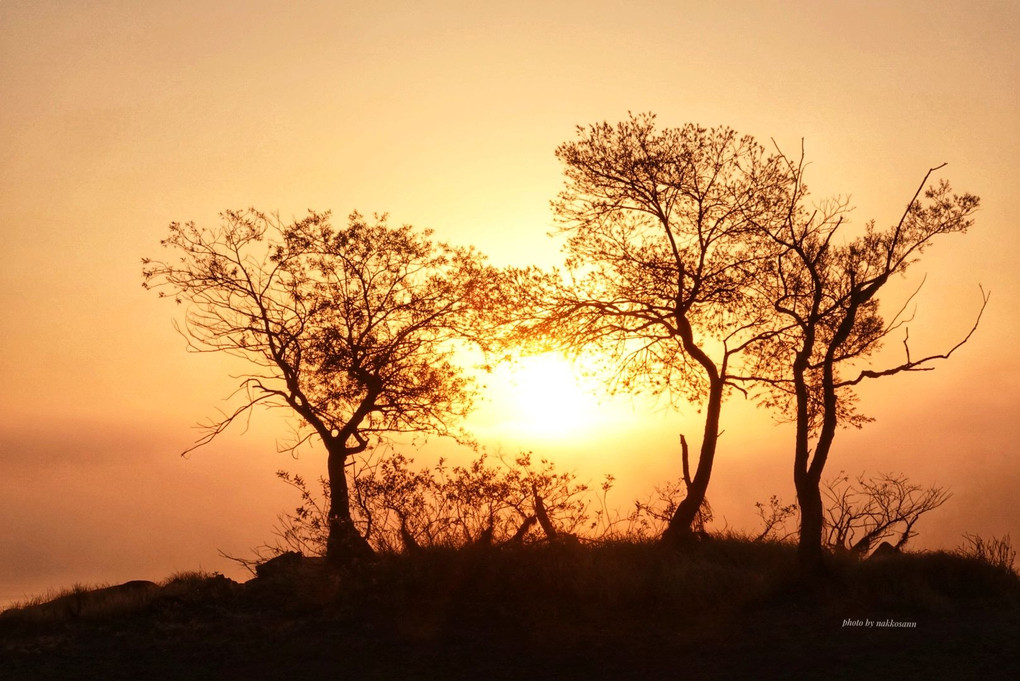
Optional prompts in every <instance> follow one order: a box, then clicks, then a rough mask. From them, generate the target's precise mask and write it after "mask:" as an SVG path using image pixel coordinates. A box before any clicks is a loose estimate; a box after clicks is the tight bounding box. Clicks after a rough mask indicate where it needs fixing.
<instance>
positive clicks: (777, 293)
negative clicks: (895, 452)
mask: <svg viewBox="0 0 1020 681" xmlns="http://www.w3.org/2000/svg"><path fill="white" fill-rule="evenodd" d="M939 167H940V168H941V166H939ZM787 168H788V174H789V182H788V183H787V184H786V186H785V188H784V189H783V191H782V192H781V193H780V194H777V195H775V197H774V202H775V204H776V205H777V206H779V205H784V204H785V210H783V211H767V212H762V213H758V214H757V215H753V216H750V215H749V216H748V217H749V219H750V220H752V221H754V222H756V223H757V224H758V225H759V227H760V228H761V229H762V231H763V232H764V233H765V234H767V235H768V236H769V237H770V238H772V239H773V240H774V241H775V242H776V243H777V244H778V245H779V246H780V247H781V249H782V250H781V252H780V254H779V255H778V256H777V257H776V260H775V265H774V269H773V271H772V273H771V276H769V277H763V278H762V279H760V280H759V282H760V283H762V284H763V286H765V287H771V291H769V292H766V293H763V296H764V297H766V298H771V300H772V306H773V308H774V310H775V311H776V313H777V314H778V315H779V317H780V318H781V319H782V320H785V321H782V322H777V328H781V331H782V332H781V333H780V334H777V335H776V336H771V337H769V341H770V343H772V347H773V349H772V350H771V351H768V352H763V353H762V354H763V355H772V356H774V357H775V358H776V360H775V362H774V366H776V367H786V369H785V370H783V371H782V372H781V374H780V375H776V376H775V377H774V378H773V379H772V380H771V381H770V382H769V385H770V387H771V388H772V389H773V391H774V392H773V397H774V400H775V404H776V405H778V406H779V407H781V408H782V409H784V410H785V411H786V413H788V414H791V415H792V420H793V421H794V422H795V423H796V444H795V453H794V462H795V465H794V482H795V485H796V490H797V501H798V504H799V506H800V511H801V527H800V542H799V548H800V552H801V557H802V559H803V560H804V563H805V565H806V566H809V567H820V566H821V560H822V555H823V554H822V532H823V505H822V498H821V492H820V487H819V486H820V482H821V476H822V472H823V470H824V468H825V464H826V462H827V461H828V458H829V454H830V452H831V449H832V443H833V440H834V438H835V435H836V430H837V427H838V426H840V425H844V426H845V425H854V426H858V427H859V426H860V425H862V424H863V423H864V422H866V421H867V419H866V418H865V417H864V416H863V415H861V414H860V413H859V412H858V411H857V410H856V408H855V402H856V396H855V394H854V387H855V386H857V385H858V384H859V383H861V382H863V381H865V380H869V379H876V378H883V377H887V376H892V375H895V374H898V373H903V372H909V371H928V370H931V369H932V368H933V367H932V366H931V365H932V364H933V363H934V362H935V361H936V360H939V359H947V358H948V357H949V356H950V355H952V354H953V353H954V352H955V351H956V350H957V349H958V348H959V347H961V346H962V345H963V344H964V343H966V342H967V341H968V340H969V339H970V337H971V335H972V334H973V333H974V331H975V330H976V328H977V324H978V321H980V318H981V313H982V312H983V311H984V308H985V305H986V304H987V301H988V296H987V295H985V294H984V291H982V304H981V308H980V310H979V311H978V314H977V319H976V320H975V321H974V324H973V326H972V327H971V329H970V330H969V331H968V332H967V333H966V334H965V335H964V336H963V338H962V339H961V340H960V341H959V342H958V343H956V344H955V345H953V346H952V347H951V348H949V349H947V350H945V351H943V352H940V353H933V354H927V355H923V356H920V357H919V356H917V355H916V354H914V353H912V352H911V348H910V345H909V342H908V341H909V334H908V333H907V331H906V324H907V323H908V322H909V321H911V317H910V316H908V315H906V314H905V311H906V307H907V306H906V305H904V306H903V307H902V308H900V310H899V312H897V313H896V314H894V315H893V316H892V318H891V319H886V318H885V317H884V316H883V315H882V313H881V312H880V310H879V293H880V292H881V291H882V289H883V288H884V287H885V285H886V284H887V283H888V282H889V281H890V280H891V279H892V278H893V277H894V276H895V275H900V274H903V273H904V272H905V271H906V270H907V269H908V268H909V267H910V266H911V265H912V264H913V263H915V262H916V261H917V260H918V258H919V257H920V256H921V254H922V253H923V252H924V250H925V249H926V248H927V247H928V246H930V245H931V243H932V241H933V240H934V239H935V238H936V237H938V236H940V235H945V234H954V233H963V232H966V231H967V229H968V228H969V227H970V226H971V224H972V219H971V215H972V214H973V213H974V211H975V210H976V209H977V207H978V202H979V201H978V198H977V197H976V196H973V195H971V194H963V195H956V194H953V193H952V190H951V189H950V187H949V184H948V183H947V182H945V181H943V182H940V183H938V184H935V185H932V186H929V184H928V181H929V179H930V177H931V175H932V173H934V172H935V171H936V170H938V168H933V169H932V170H929V171H928V173H927V174H926V175H925V176H924V179H923V181H922V182H921V184H920V186H919V187H918V189H917V191H916V192H915V194H914V196H913V198H912V199H911V200H910V201H909V202H908V204H907V207H906V210H905V211H904V212H903V214H902V216H901V217H900V219H899V221H898V222H897V223H896V224H894V225H892V226H891V227H889V228H887V229H884V230H883V229H878V228H876V226H875V223H874V222H873V221H872V222H869V223H867V224H866V225H865V226H864V229H863V234H860V235H858V236H855V237H845V236H844V235H845V228H846V226H847V224H848V216H849V212H850V209H849V207H848V205H847V202H846V201H845V200H832V201H828V202H825V203H823V204H821V205H819V206H817V207H812V208H809V207H808V206H807V205H806V197H807V193H806V189H805V186H804V183H803V178H804V163H803V155H802V159H801V162H800V163H799V164H795V163H793V162H788V163H787ZM777 186H781V185H777V184H776V183H775V182H774V178H773V177H772V176H765V177H764V178H763V183H762V188H763V192H764V191H768V190H770V189H773V188H775V187H777ZM922 193H923V199H921V198H919V197H921V196H922ZM762 215H764V216H768V217H775V216H776V215H781V216H782V217H781V219H779V220H777V221H775V222H772V223H767V222H761V221H760V217H761V216H762ZM911 298H912V297H911ZM908 303H909V301H908ZM898 331H899V332H902V333H903V348H904V356H903V358H902V359H901V360H900V361H898V362H893V363H892V364H890V365H888V366H886V367H885V368H877V369H876V368H871V367H868V366H866V365H865V362H866V360H868V358H870V357H871V356H872V355H874V353H875V352H876V351H877V350H878V349H879V348H881V347H882V344H883V342H884V341H885V340H887V339H888V338H889V337H890V336H892V335H893V334H894V333H896V332H898ZM760 377H761V374H759V378H760Z"/></svg>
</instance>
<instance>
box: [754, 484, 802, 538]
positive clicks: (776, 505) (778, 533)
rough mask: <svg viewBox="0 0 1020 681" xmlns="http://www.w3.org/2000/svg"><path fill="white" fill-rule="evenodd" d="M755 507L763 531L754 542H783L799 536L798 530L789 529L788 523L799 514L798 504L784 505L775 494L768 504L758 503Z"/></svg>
mask: <svg viewBox="0 0 1020 681" xmlns="http://www.w3.org/2000/svg"><path fill="white" fill-rule="evenodd" d="M754 507H755V508H756V509H758V518H759V519H760V520H761V523H762V530H761V532H760V533H759V534H758V536H757V537H755V538H754V541H756V542H762V541H775V542H783V541H786V540H787V539H789V538H790V537H792V536H794V535H795V534H797V531H796V530H794V529H790V528H789V527H787V521H788V520H789V519H790V518H792V517H793V516H794V514H796V513H797V505H796V504H784V503H783V502H782V501H780V499H779V497H777V496H776V495H775V494H773V495H772V496H771V497H769V500H768V502H767V503H763V502H761V501H756V502H755V504H754Z"/></svg>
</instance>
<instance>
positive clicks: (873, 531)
mask: <svg viewBox="0 0 1020 681" xmlns="http://www.w3.org/2000/svg"><path fill="white" fill-rule="evenodd" d="M823 493H824V496H825V497H826V498H827V499H828V508H827V509H826V511H825V514H826V522H825V530H826V531H825V545H826V546H829V547H831V548H835V549H840V550H843V551H849V552H851V553H854V554H857V555H859V556H863V555H866V554H867V553H868V552H869V551H871V550H872V549H874V548H875V547H876V546H877V545H878V543H879V542H881V541H882V540H883V539H886V538H887V537H892V536H893V535H898V536H897V538H896V540H895V543H893V544H890V546H892V548H893V549H894V550H896V551H899V550H900V549H902V548H903V547H904V546H905V545H906V543H907V542H908V541H910V540H911V539H912V538H914V537H915V536H917V532H915V531H914V526H915V525H916V524H917V521H918V520H920V518H921V516H922V515H924V514H925V513H928V512H930V511H934V510H935V509H937V508H938V507H939V506H941V505H942V504H944V503H946V502H947V501H948V500H949V498H950V497H951V496H952V494H951V493H950V492H949V491H948V490H947V489H946V488H944V487H939V486H937V485H932V486H930V487H927V488H922V487H921V486H920V485H916V484H913V483H911V482H910V481H909V480H908V479H907V478H906V477H905V476H903V475H889V474H882V475H877V476H871V477H865V476H864V475H860V476H858V477H857V479H856V480H855V481H854V482H851V481H850V479H849V478H848V477H847V476H846V475H844V474H842V473H841V474H840V475H838V476H836V478H835V479H833V480H830V481H828V482H827V483H825V484H824V485H823Z"/></svg>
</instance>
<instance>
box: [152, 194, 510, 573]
mask: <svg viewBox="0 0 1020 681" xmlns="http://www.w3.org/2000/svg"><path fill="white" fill-rule="evenodd" d="M161 243H162V245H163V247H164V248H166V249H167V250H168V251H170V252H171V253H173V254H175V255H176V257H175V258H169V259H167V260H166V261H161V260H146V261H145V262H144V269H143V277H144V284H145V286H146V287H147V288H153V289H156V290H157V291H158V292H159V295H160V296H164V297H170V298H173V299H174V300H176V302H177V303H179V304H181V305H183V306H184V314H183V323H182V324H179V325H178V328H179V330H180V331H181V333H183V334H184V336H185V337H186V338H187V339H188V341H189V347H190V348H191V349H192V350H194V351H196V352H222V353H226V354H229V355H234V356H237V357H240V358H242V359H244V360H246V361H247V362H248V364H249V366H250V367H251V371H250V373H248V374H246V375H245V376H243V377H242V378H241V382H240V386H239V388H240V391H239V392H240V394H241V396H242V397H241V398H240V400H239V404H237V406H236V408H235V409H234V410H233V411H232V412H230V413H229V414H228V415H227V416H225V417H224V418H223V419H221V420H219V421H216V422H214V423H212V424H210V425H209V427H208V430H207V433H206V435H205V436H204V437H203V438H202V439H200V440H199V441H198V442H197V443H196V446H199V445H202V444H205V443H207V442H209V441H211V440H212V439H213V438H214V437H216V435H218V434H219V433H221V432H222V431H223V430H224V429H225V428H226V427H227V426H229V425H230V424H231V423H232V422H233V421H235V420H236V419H237V418H239V417H240V416H242V415H244V414H246V413H248V412H249V411H250V410H251V409H252V408H254V407H256V406H257V405H267V406H276V407H286V408H289V409H290V410H292V411H293V412H294V413H295V414H296V415H297V416H298V417H299V419H300V424H301V427H302V433H303V434H302V435H301V436H300V438H299V441H298V442H299V443H300V442H303V441H305V440H308V439H311V438H317V439H318V440H320V441H321V442H322V443H323V444H324V445H325V448H326V450H327V452H328V454H329V479H330V483H331V486H332V487H331V492H332V507H331V511H330V514H331V518H332V519H333V522H334V527H331V537H332V536H334V535H337V536H339V535H344V537H345V538H344V539H343V542H339V543H337V546H336V551H334V553H336V554H337V555H339V554H342V553H344V552H345V551H346V552H347V553H351V551H355V552H357V551H361V552H362V553H364V551H363V549H366V548H367V544H365V543H364V542H363V541H359V539H360V538H358V537H356V536H354V535H355V532H354V531H353V526H352V525H351V522H350V512H349V498H348V490H347V480H346V473H345V466H346V465H347V463H348V460H349V458H350V457H351V456H352V455H354V454H357V453H359V452H362V451H364V450H365V449H366V448H367V447H368V446H370V444H371V443H372V442H373V441H378V440H379V439H380V438H385V437H389V436H391V435H394V434H397V433H433V434H438V435H449V436H454V437H457V438H460V439H464V438H465V436H464V434H463V432H462V431H461V430H460V429H459V425H460V421H461V419H462V418H463V417H464V416H465V415H466V413H467V412H468V410H469V409H470V407H471V405H472V402H473V398H474V397H475V392H476V388H475V385H474V383H473V381H472V380H471V378H470V377H469V376H468V375H467V374H466V373H465V372H464V371H463V369H462V368H461V367H460V366H458V365H457V363H456V362H455V360H454V358H453V352H454V350H455V348H456V346H457V345H458V343H460V342H462V341H463V340H464V339H465V338H467V337H468V336H470V335H472V334H474V332H475V331H477V329H478V328H480V324H481V318H482V316H483V315H484V310H485V305H484V302H483V298H484V295H485V287H486V285H487V282H491V278H490V276H489V274H488V273H489V271H490V270H489V268H488V266H487V265H486V264H485V262H484V259H483V258H482V257H481V256H480V255H479V254H478V253H476V252H475V251H474V250H472V249H468V248H454V247H451V246H448V245H446V244H443V243H437V242H434V241H432V240H431V232H429V231H415V230H414V229H412V228H411V227H409V226H402V227H391V226H389V225H388V224H387V223H386V219H385V216H383V217H377V219H376V220H375V221H374V222H369V221H367V220H366V219H365V218H364V217H363V216H361V215H360V214H358V213H353V214H351V216H350V217H349V219H348V222H347V226H346V227H345V228H340V229H338V228H335V227H333V226H332V224H331V223H330V215H329V213H315V212H310V213H309V215H308V216H307V217H305V218H303V219H300V220H296V221H293V222H284V221H282V220H280V219H279V217H277V216H273V215H267V214H265V213H260V212H258V211H255V210H248V211H242V212H238V211H228V212H226V213H224V214H223V216H222V222H221V224H220V225H219V227H217V228H213V229H206V228H200V227H198V226H196V225H195V224H194V223H186V224H180V223H173V224H171V225H170V233H169V236H168V237H167V238H166V239H164V240H163V241H162V242H161ZM475 335H477V334H475ZM338 528H339V529H338ZM341 544H343V545H345V546H347V549H344V548H343V546H341ZM351 546H358V547H360V548H359V549H351Z"/></svg>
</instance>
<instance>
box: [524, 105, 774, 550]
mask: <svg viewBox="0 0 1020 681" xmlns="http://www.w3.org/2000/svg"><path fill="white" fill-rule="evenodd" d="M556 156H557V157H558V158H559V159H560V160H561V161H562V162H563V166H564V173H565V176H566V185H565V188H564V190H563V191H562V192H561V193H560V195H559V197H558V199H557V200H556V201H554V203H553V206H554V210H555V212H556V216H557V219H558V220H559V222H560V224H561V227H562V232H563V233H565V234H566V235H567V236H568V241H567V253H568V259H567V261H566V270H567V277H566V279H565V281H566V282H567V283H563V284H561V285H559V286H554V285H550V289H551V290H547V291H546V298H545V307H544V309H543V310H542V311H541V314H539V315H538V317H539V321H538V322H536V323H532V324H530V325H526V327H527V328H526V332H527V333H530V334H537V335H539V336H542V337H545V338H547V339H550V341H551V342H553V343H556V344H558V345H560V346H561V347H565V348H567V349H570V350H573V351H575V352H583V351H585V350H586V349H594V350H597V352H599V353H601V354H602V355H603V356H605V357H606V358H608V361H609V363H610V364H611V365H612V366H613V367H614V371H615V375H616V380H615V383H614V387H615V388H616V389H622V390H648V391H650V392H651V393H653V394H667V395H669V396H671V397H673V398H677V399H685V400H690V401H693V402H694V403H696V404H698V405H699V406H700V410H701V411H702V412H703V413H704V416H705V426H704V433H703V438H702V444H701V450H700V455H699V457H698V461H697V467H696V469H695V472H694V475H693V476H691V478H690V483H689V484H688V485H686V489H685V492H686V495H685V497H684V498H683V499H682V500H681V501H680V502H679V503H678V504H677V506H676V508H675V509H674V513H673V517H672V518H671V519H670V521H669V523H668V526H667V527H668V532H667V535H668V537H669V538H671V539H674V540H677V541H686V540H689V539H690V538H692V537H693V535H694V529H693V528H694V525H695V524H696V523H697V518H698V515H699V513H700V509H701V507H702V503H703V501H704V498H705V494H706V490H707V488H708V483H709V479H710V476H711V470H712V464H713V460H714V457H715V452H716V444H717V441H718V435H719V430H720V429H719V422H720V413H721V409H722V403H723V400H724V396H725V394H726V392H727V390H728V389H729V388H732V387H734V382H733V381H731V376H732V375H733V372H734V371H735V370H736V371H738V372H739V371H740V369H739V367H738V366H736V365H739V364H741V362H742V357H743V355H744V353H745V352H746V351H747V350H748V349H749V348H751V347H752V340H753V339H755V338H756V337H757V336H758V335H759V334H761V333H769V330H768V329H767V328H766V322H767V321H768V318H767V315H766V314H763V312H768V310H767V309H765V310H763V308H762V306H761V305H758V304H756V303H755V301H754V300H752V296H751V295H750V293H751V292H752V290H753V288H752V286H751V283H752V282H753V281H754V280H755V279H756V278H758V277H759V276H760V273H761V270H762V268H765V267H768V266H769V265H770V262H771V259H770V255H771V251H770V250H769V249H770V248H772V246H773V244H772V243H771V242H770V241H768V240H765V239H762V238H760V235H759V233H758V232H756V231H755V230H754V229H752V228H751V227H752V224H751V222H750V221H749V218H748V216H749V215H758V213H759V212H760V211H761V210H768V209H770V208H772V206H771V205H769V204H768V203H767V202H764V201H762V200H761V199H760V197H759V193H760V192H761V191H762V189H761V188H760V186H759V185H758V184H757V183H760V182H761V181H762V178H764V177H766V176H770V175H771V176H775V177H777V178H780V177H781V173H779V172H777V171H776V169H775V168H773V166H775V165H776V163H777V159H775V158H772V157H768V156H766V154H765V153H764V149H763V148H762V147H761V146H760V145H758V144H757V143H756V142H755V141H754V139H753V138H751V137H748V136H740V135H738V134H737V133H736V132H734V131H733V130H731V129H729V128H716V129H711V130H709V129H706V128H702V127H699V126H696V125H687V126H684V127H683V128H666V129H662V130H659V129H657V128H656V125H655V120H654V116H652V115H650V114H646V115H640V116H633V115H632V116H631V117H630V118H629V119H628V120H626V121H623V122H621V123H619V124H617V125H615V126H613V125H610V124H608V123H599V124H595V125H592V126H589V127H587V128H578V138H577V139H576V140H574V141H572V142H567V143H565V144H562V145H561V146H560V147H559V148H558V149H557V150H556ZM768 191H769V192H770V193H774V192H775V191H776V190H774V189H769V190H768ZM759 219H760V220H762V221H764V220H765V218H764V217H759ZM546 283H547V284H548V283H549V282H546ZM755 347H757V346H755Z"/></svg>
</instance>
